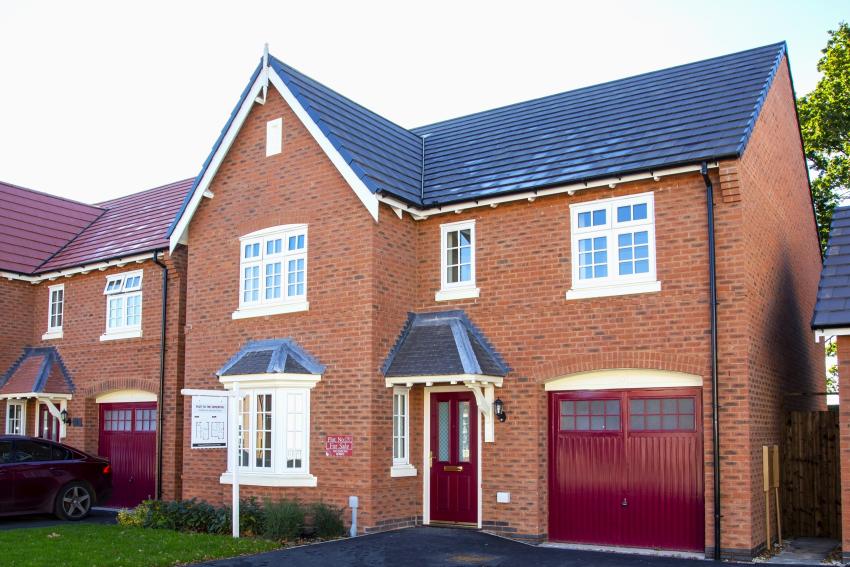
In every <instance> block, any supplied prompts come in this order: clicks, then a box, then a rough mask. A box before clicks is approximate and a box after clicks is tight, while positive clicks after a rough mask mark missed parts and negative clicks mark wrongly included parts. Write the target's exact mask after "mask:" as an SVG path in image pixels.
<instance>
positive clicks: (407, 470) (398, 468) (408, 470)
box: [390, 464, 416, 478]
mask: <svg viewBox="0 0 850 567" xmlns="http://www.w3.org/2000/svg"><path fill="white" fill-rule="evenodd" d="M390 476H391V477H393V478H397V477H402V476H416V467H414V466H413V465H410V464H408V465H393V466H392V467H391V468H390Z"/></svg>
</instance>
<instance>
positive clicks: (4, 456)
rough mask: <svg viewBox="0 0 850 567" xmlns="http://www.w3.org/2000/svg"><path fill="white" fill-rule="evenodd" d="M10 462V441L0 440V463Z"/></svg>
mask: <svg viewBox="0 0 850 567" xmlns="http://www.w3.org/2000/svg"><path fill="white" fill-rule="evenodd" d="M11 462H12V442H11V441H0V465H4V464H7V463H11Z"/></svg>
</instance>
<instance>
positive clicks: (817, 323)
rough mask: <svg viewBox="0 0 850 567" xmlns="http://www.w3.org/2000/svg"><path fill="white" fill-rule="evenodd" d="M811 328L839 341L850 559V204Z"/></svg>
mask: <svg viewBox="0 0 850 567" xmlns="http://www.w3.org/2000/svg"><path fill="white" fill-rule="evenodd" d="M812 329H814V331H815V336H816V337H817V338H818V339H820V338H830V337H833V338H834V340H835V341H836V353H837V358H838V360H837V363H838V364H837V366H838V380H839V388H838V422H839V429H838V430H839V439H838V445H839V451H840V453H839V463H840V469H841V535H842V542H841V548H842V550H843V557H844V561H850V387H847V385H848V384H850V207H848V206H843V207H837V208H836V209H835V212H834V213H833V216H832V226H831V227H830V231H829V242H828V246H827V251H826V258H825V259H824V262H823V271H822V272H821V279H820V285H819V286H818V295H817V304H816V305H815V309H814V316H813V318H812Z"/></svg>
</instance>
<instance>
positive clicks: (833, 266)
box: [812, 206, 850, 329]
mask: <svg viewBox="0 0 850 567" xmlns="http://www.w3.org/2000/svg"><path fill="white" fill-rule="evenodd" d="M848 326H850V206H848V207H838V208H836V209H835V213H834V214H833V216H832V226H831V228H830V231H829V246H828V247H827V251H826V258H825V259H824V262H823V270H822V271H821V275H820V285H819V286H818V300H817V303H816V304H815V315H814V317H813V318H812V327H813V328H815V329H827V328H830V327H848Z"/></svg>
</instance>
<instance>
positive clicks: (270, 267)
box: [233, 225, 309, 319]
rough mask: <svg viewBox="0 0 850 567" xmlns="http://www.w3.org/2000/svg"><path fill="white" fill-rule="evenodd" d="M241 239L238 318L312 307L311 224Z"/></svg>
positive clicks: (259, 232)
mask: <svg viewBox="0 0 850 567" xmlns="http://www.w3.org/2000/svg"><path fill="white" fill-rule="evenodd" d="M239 242H240V262H239V274H240V275H239V278H240V284H239V309H238V310H237V311H235V312H234V313H233V318H234V319H242V318H246V317H259V316H264V315H275V314H278V313H291V312H294V311H306V310H307V309H308V308H309V303H308V302H307V225H284V226H277V227H272V228H267V229H263V230H260V231H257V232H253V233H251V234H248V235H245V236H243V237H242V238H240V239H239Z"/></svg>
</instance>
